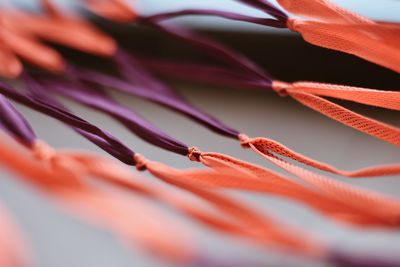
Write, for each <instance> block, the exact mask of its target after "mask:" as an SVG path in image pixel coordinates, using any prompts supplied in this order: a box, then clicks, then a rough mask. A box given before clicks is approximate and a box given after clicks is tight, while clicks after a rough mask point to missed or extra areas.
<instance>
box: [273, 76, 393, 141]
mask: <svg viewBox="0 0 400 267" xmlns="http://www.w3.org/2000/svg"><path fill="white" fill-rule="evenodd" d="M309 85H310V86H309ZM272 87H273V89H274V90H275V91H277V92H278V93H279V94H281V95H282V94H288V95H290V96H291V97H293V98H294V99H296V100H297V101H299V102H300V103H302V104H303V105H306V106H308V107H310V108H312V109H314V110H316V111H318V112H320V113H322V114H324V115H326V116H328V117H330V118H332V119H334V120H337V121H339V122H341V123H343V124H345V125H347V126H350V127H352V128H354V129H357V130H359V131H362V132H365V133H367V134H369V135H372V136H375V137H377V138H380V139H382V140H385V141H387V142H389V143H392V144H394V145H397V146H399V145H400V129H399V128H397V127H394V126H390V125H388V124H386V123H383V122H380V121H377V120H374V119H372V118H368V117H366V116H363V115H360V114H358V113H356V112H353V111H350V110H348V109H346V108H344V107H342V106H340V105H338V104H335V103H333V102H331V101H329V100H327V99H324V98H321V97H319V96H317V95H314V94H313V93H316V94H320V95H326V96H330V97H336V98H340V99H347V100H351V101H354V102H359V103H364V104H370V105H375V106H382V107H385V108H390V109H395V110H399V104H398V103H400V102H398V98H399V94H398V92H393V91H391V92H387V93H388V94H385V92H383V91H382V92H379V93H378V92H376V91H374V90H367V89H363V90H360V88H357V89H355V88H354V87H350V88H347V87H343V86H333V88H332V86H331V85H327V86H325V85H324V84H321V83H319V84H318V83H317V84H316V83H304V82H300V83H294V84H293V85H292V84H288V83H283V82H280V81H274V82H273V83H272ZM309 92H312V93H309Z"/></svg>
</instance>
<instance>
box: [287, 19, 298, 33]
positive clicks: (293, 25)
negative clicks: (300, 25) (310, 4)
mask: <svg viewBox="0 0 400 267" xmlns="http://www.w3.org/2000/svg"><path fill="white" fill-rule="evenodd" d="M298 21H299V19H296V18H288V19H287V21H286V26H287V27H288V29H289V30H291V31H292V32H297V30H296V24H297V22H298Z"/></svg>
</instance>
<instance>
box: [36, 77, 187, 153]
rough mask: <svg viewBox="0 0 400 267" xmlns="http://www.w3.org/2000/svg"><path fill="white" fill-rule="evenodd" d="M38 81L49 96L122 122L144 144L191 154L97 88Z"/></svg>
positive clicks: (56, 80) (46, 79)
mask: <svg viewBox="0 0 400 267" xmlns="http://www.w3.org/2000/svg"><path fill="white" fill-rule="evenodd" d="M37 80H38V81H39V82H40V83H41V84H43V88H46V89H45V90H47V93H48V94H51V93H53V92H54V93H57V94H60V95H62V96H65V97H68V98H70V99H72V100H74V101H77V102H79V103H82V104H85V105H87V106H89V107H92V108H95V109H97V110H100V111H102V112H104V113H106V114H109V115H111V116H112V117H113V118H115V119H117V120H118V121H120V122H121V123H122V124H123V125H125V127H127V128H128V129H129V130H130V131H131V132H133V133H135V134H136V135H138V136H139V137H141V138H142V139H144V140H145V141H147V142H149V143H151V144H153V145H156V146H158V147H161V148H164V149H167V150H169V151H171V152H175V153H178V154H181V155H187V154H188V147H187V146H186V145H185V144H183V143H181V142H179V141H177V140H176V139H174V138H172V137H170V136H168V135H167V134H165V133H164V132H163V131H161V130H160V129H158V128H157V127H155V126H154V125H153V124H151V123H150V122H149V121H147V120H145V119H144V118H143V117H141V116H140V115H139V114H137V113H136V112H133V111H132V110H130V109H129V108H127V107H124V106H121V105H120V104H118V103H117V102H115V101H114V100H112V99H111V97H110V96H108V95H107V94H106V93H105V92H104V91H103V90H102V88H99V87H98V86H95V85H93V84H91V85H89V84H83V83H80V82H77V81H71V80H66V79H63V78H61V77H54V76H53V77H49V76H40V77H37Z"/></svg>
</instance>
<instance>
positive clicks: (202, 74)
mask: <svg viewBox="0 0 400 267" xmlns="http://www.w3.org/2000/svg"><path fill="white" fill-rule="evenodd" d="M140 62H141V63H142V64H143V66H145V67H146V68H149V69H151V70H152V71H154V72H156V73H159V74H163V75H168V76H169V77H174V78H178V79H182V80H187V81H196V82H203V83H209V84H213V85H222V86H229V87H234V88H240V89H255V90H262V91H266V90H270V89H271V83H270V82H266V81H264V80H262V79H257V78H254V77H253V76H252V75H249V74H248V73H243V72H240V71H238V70H232V69H229V68H223V67H216V66H212V65H206V64H193V63H182V62H175V61H169V60H160V59H153V58H151V59H150V58H140Z"/></svg>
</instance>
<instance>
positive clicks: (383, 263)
mask: <svg viewBox="0 0 400 267" xmlns="http://www.w3.org/2000/svg"><path fill="white" fill-rule="evenodd" d="M329 262H331V263H333V264H334V265H335V266H340V267H398V266H400V258H397V259H396V258H394V257H384V256H382V255H380V256H378V255H371V254H368V255H362V256H354V255H348V253H338V252H334V253H331V255H330V258H329Z"/></svg>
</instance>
